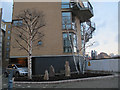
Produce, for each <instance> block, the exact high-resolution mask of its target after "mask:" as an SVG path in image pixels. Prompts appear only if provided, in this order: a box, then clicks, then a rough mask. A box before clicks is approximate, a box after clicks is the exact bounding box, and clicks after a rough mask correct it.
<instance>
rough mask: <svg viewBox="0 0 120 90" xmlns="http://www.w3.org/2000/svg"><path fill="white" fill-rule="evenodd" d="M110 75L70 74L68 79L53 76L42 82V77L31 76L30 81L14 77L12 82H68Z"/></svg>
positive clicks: (61, 76) (26, 78)
mask: <svg viewBox="0 0 120 90" xmlns="http://www.w3.org/2000/svg"><path fill="white" fill-rule="evenodd" d="M109 75H112V74H101V73H85V74H77V73H72V74H71V76H70V77H66V76H65V75H64V74H61V75H55V76H54V77H49V80H44V79H43V76H33V77H32V80H30V79H28V77H27V76H26V77H15V79H14V81H33V82H36V81H38V82H41V81H59V80H68V79H80V78H89V77H98V76H109Z"/></svg>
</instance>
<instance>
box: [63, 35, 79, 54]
mask: <svg viewBox="0 0 120 90" xmlns="http://www.w3.org/2000/svg"><path fill="white" fill-rule="evenodd" d="M69 38H70V40H69ZM71 45H72V47H73V50H74V52H76V51H77V37H76V35H75V34H73V33H69V36H68V34H67V33H63V49H64V52H65V53H71V52H72V49H71Z"/></svg>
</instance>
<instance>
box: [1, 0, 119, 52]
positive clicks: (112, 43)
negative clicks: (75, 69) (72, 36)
mask: <svg viewBox="0 0 120 90" xmlns="http://www.w3.org/2000/svg"><path fill="white" fill-rule="evenodd" d="M3 1H10V2H7V3H5V2H4V3H3ZM11 1H12V0H0V2H2V3H0V7H2V8H3V20H4V21H8V22H9V21H11V20H12V19H11V17H12V4H13V3H12V2H11ZM89 1H92V5H93V8H94V17H93V18H92V21H93V22H95V23H96V31H95V32H94V34H93V38H92V39H91V40H90V42H94V41H95V44H94V45H93V46H92V47H89V48H87V49H86V52H87V53H89V52H91V50H96V51H97V52H98V53H100V52H106V53H108V54H110V53H114V54H117V53H118V0H89Z"/></svg>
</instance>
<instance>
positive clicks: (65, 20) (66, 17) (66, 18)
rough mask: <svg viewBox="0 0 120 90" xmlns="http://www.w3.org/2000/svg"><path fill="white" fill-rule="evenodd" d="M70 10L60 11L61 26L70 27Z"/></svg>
mask: <svg viewBox="0 0 120 90" xmlns="http://www.w3.org/2000/svg"><path fill="white" fill-rule="evenodd" d="M71 17H72V16H71V12H62V28H63V29H71V27H72V25H71V24H72V18H71Z"/></svg>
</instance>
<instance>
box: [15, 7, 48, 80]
mask: <svg viewBox="0 0 120 90" xmlns="http://www.w3.org/2000/svg"><path fill="white" fill-rule="evenodd" d="M16 18H17V19H18V22H17V24H16V25H13V26H14V34H15V35H16V37H15V41H16V43H17V46H15V48H19V50H25V51H26V52H27V54H28V78H29V79H32V51H33V48H34V47H36V46H37V45H38V42H39V41H41V40H42V37H43V36H44V34H43V33H42V31H41V28H42V27H44V26H45V25H46V24H45V21H44V14H43V12H42V11H41V12H39V11H36V10H35V9H26V10H23V11H21V13H19V15H17V16H16ZM13 24H14V23H13Z"/></svg>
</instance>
